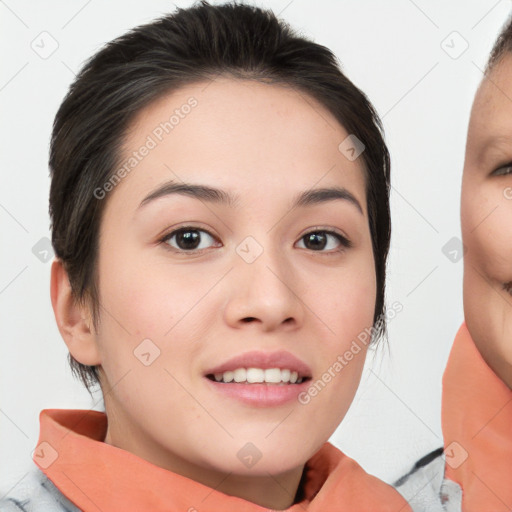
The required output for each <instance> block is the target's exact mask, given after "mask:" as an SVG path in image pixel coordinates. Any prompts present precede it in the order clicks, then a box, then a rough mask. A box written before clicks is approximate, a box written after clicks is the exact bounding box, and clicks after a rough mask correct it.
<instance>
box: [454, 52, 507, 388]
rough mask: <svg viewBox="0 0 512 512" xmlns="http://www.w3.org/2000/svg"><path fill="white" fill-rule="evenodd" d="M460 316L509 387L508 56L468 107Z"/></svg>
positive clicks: (463, 186) (462, 217) (483, 84)
mask: <svg viewBox="0 0 512 512" xmlns="http://www.w3.org/2000/svg"><path fill="white" fill-rule="evenodd" d="M461 203H462V206H461V219H462V235H463V241H464V244H465V245H466V248H467V253H466V256H465V263H464V313H465V317H466V323H467V325H468V328H469V330H470V332H471V335H472V337H473V339H474V341H475V344H476V345H477V346H478V348H479V350H480V352H481V353H482V356H483V357H484V359H485V360H486V361H487V363H488V364H489V365H490V366H491V368H493V370H494V371H495V372H496V373H497V374H498V375H499V376H500V377H501V379H502V380H503V381H504V382H506V383H507V385H508V386H509V387H511V388H512V56H510V55H507V56H506V57H505V58H504V59H503V61H502V62H500V63H499V64H498V65H497V66H496V67H495V68H494V69H493V71H492V72H491V74H490V76H489V77H488V78H487V79H484V81H483V82H482V84H481V86H480V88H479V90H478V92H477V94H476V97H475V101H474V104H473V109H472V112H471V119H470V123H469V130H468V140H467V146H466V159H465V165H464V176H463V181H462V202H461Z"/></svg>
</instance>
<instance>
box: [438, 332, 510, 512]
mask: <svg viewBox="0 0 512 512" xmlns="http://www.w3.org/2000/svg"><path fill="white" fill-rule="evenodd" d="M510 342H511V343H512V340H510ZM442 427H443V437H444V446H445V452H444V453H445V460H446V463H445V478H446V479H447V480H451V481H453V482H456V483H457V484H459V486H460V487H461V488H462V510H463V511H464V512H473V511H475V512H477V511H478V512H482V511H493V512H501V511H503V512H505V511H510V510H512V391H511V390H510V389H509V388H508V386H507V385H506V384H505V383H504V382H503V381H502V380H501V379H500V378H499V377H498V376H497V375H496V374H495V373H494V372H493V371H492V370H491V368H490V367H489V366H488V365H487V364H486V362H485V361H484V359H483V358H482V356H481V355H480V352H479V351H478V349H477V347H476V346H475V344H474V342H473V340H472V338H471V335H470V334H469V331H468V329H467V327H466V324H465V323H463V324H462V326H461V327H460V329H459V331H458V333H457V336H456V337H455V341H454V344H453V347H452V350H451V352H450V357H449V359H448V364H447V366H446V370H445V372H444V376H443V403H442Z"/></svg>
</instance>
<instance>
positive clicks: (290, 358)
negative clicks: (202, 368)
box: [205, 350, 311, 378]
mask: <svg viewBox="0 0 512 512" xmlns="http://www.w3.org/2000/svg"><path fill="white" fill-rule="evenodd" d="M237 368H261V369H263V370H265V369H268V368H280V369H282V370H284V369H289V370H291V371H292V372H293V371H295V372H297V373H298V376H299V377H303V378H304V377H311V368H310V367H309V366H308V365H307V364H306V363H305V362H304V361H302V360H301V359H299V358H298V357H297V356H294V355H293V354H291V353H290V352H286V351H285V350H280V351H277V352H260V351H257V350H254V351H250V352H244V353H243V354H240V355H238V356H235V357H232V358H231V359H229V360H228V361H225V362H224V363H221V364H219V365H218V366H215V367H214V368H210V369H209V370H207V371H206V373H205V375H215V374H216V373H224V372H227V371H233V370H236V369H237Z"/></svg>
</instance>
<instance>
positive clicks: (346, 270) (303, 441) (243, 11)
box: [2, 2, 409, 512]
mask: <svg viewBox="0 0 512 512" xmlns="http://www.w3.org/2000/svg"><path fill="white" fill-rule="evenodd" d="M50 168H51V177H52V183H51V191H50V214H51V219H52V242H53V246H54V249H55V254H56V259H55V261H54V262H53V266H52V276H51V298H52V304H53V308H54V312H55V317H56V321H57V324H58V326H59V330H60V332H61V334H62V337H63V339H64V341H65V342H66V344H67V347H68V349H69V354H70V358H71V359H70V360H71V363H72V367H73V368H74V370H75V371H76V372H77V374H78V375H79V376H80V377H81V378H82V380H83V381H84V383H85V384H86V385H87V386H90V385H92V384H94V383H99V385H100V386H101V390H102V393H103V396H104V402H105V413H101V412H97V411H79V410H56V409H52V410H43V411H42V412H41V415H40V421H41V430H40V438H39V443H38V445H37V447H36V448H35V450H34V455H33V457H34V461H35V462H36V463H37V465H38V466H39V470H38V472H37V473H36V474H35V475H34V483H33V487H32V488H29V489H27V490H26V493H25V494H24V495H18V496H11V497H10V498H8V499H6V500H5V503H3V504H2V510H10V509H12V510H19V509H22V510H24V509H25V508H26V509H31V508H34V507H37V506H41V507H42V506H43V504H44V505H45V506H47V508H48V510H77V509H80V510H85V511H93V510H94V511H97V510H104V511H113V510H123V511H140V510H151V511H160V510H161V511H164V510H165V511H170V510H172V511H175V510H176V511H178V510H179V511H187V510H188V511H196V510H197V511H219V510H223V511H228V510H233V511H234V510H236V511H237V512H242V511H246V512H251V511H254V512H256V511H263V510H268V509H274V510H292V511H299V510H301V511H302V510H310V511H320V510H322V511H325V510H393V511H397V510H401V511H406V510H409V507H408V505H407V503H406V502H405V500H404V499H403V498H402V497H401V496H400V495H399V494H398V493H397V492H396V491H395V490H394V489H393V488H392V487H390V486H388V485H387V484H385V483H384V482H381V481H379V480H378V479H377V478H374V477H372V476H370V475H368V474H367V473H365V471H364V470H363V469H362V468H361V467H360V466H358V465H357V463H356V462H354V461H353V460H351V459H350V458H348V457H346V456H345V455H344V454H343V453H341V452H340V451H339V450H337V449H336V448H335V447H334V446H333V445H331V444H330V443H328V439H329V437H330V436H331V434H332V433H333V432H334V430H335V429H336V428H337V426H338V425H339V423H340V422H341V421H342V419H343V417H344V416H345V414H346V412H347V410H348V408H349V406H350V403H351V401H352V399H353V397H354V394H355V392H356V389H357V387H358V384H359V380H360V376H361V371H362V368H363V363H364V359H365V354H366V350H367V347H368V344H369V343H370V342H376V341H377V339H378V338H379V337H380V336H381V335H382V334H383V332H384V330H385V310H384V283H385V264H386V257H387V252H388V247H389V237H390V217H389V202H388V199H389V198H388V195H389V155H388V151H387V148H386V145H385V143H384V140H383V138H382V133H381V127H380V121H379V119H378V117H377V115H376V113H375V111H374V110H373V108H372V106H371V104H370V103H369V101H368V100H367V98H366V97H365V96H364V94H363V93H362V92H361V91H360V90H359V89H357V87H355V86H354V84H352V83H351V82H350V81H349V80H348V79H347V78H346V77H345V76H344V75H343V74H342V73H341V71H340V69H339V67H338V65H337V63H336V59H335V57H334V56H333V55H332V53H331V52H330V51H329V50H328V49H326V48H324V47H322V46H319V45H317V44H315V43H313V42H311V41H309V40H306V39H304V38H303V37H299V36H298V35H296V34H295V33H294V32H293V31H292V30H291V29H290V28H289V27H288V26H287V25H286V24H284V23H282V22H280V21H278V20H277V19H276V18H275V16H274V15H273V14H272V13H271V12H268V11H263V10H260V9H257V8H255V7H249V6H244V5H236V4H234V5H231V4H226V5H219V6H210V5H208V4H207V3H204V2H203V3H201V4H200V5H196V6H194V7H192V8H190V9H179V10H178V11H177V12H176V13H174V14H172V15H169V16H165V17H163V18H161V19H159V20H156V21H154V22H152V23H150V24H148V25H145V26H141V27H138V28H136V29H134V30H132V31H130V32H129V33H127V34H126V35H124V36H122V37H120V38H118V39H116V40H114V41H112V42H111V43H109V44H108V45H107V46H106V47H105V48H103V49H102V50H101V51H99V52H98V53H97V54H96V55H95V56H93V57H92V58H91V60H89V62H87V63H86V65H85V67H84V68H83V70H82V71H81V72H80V73H79V75H78V76H77V78H76V81H75V82H74V83H73V85H72V86H71V89H70V91H69V93H68V95H67V96H66V98H65V100H64V102H63V103H62V105H61V107H60V109H59V111H58V113H57V116H56V119H55V125H54V130H53V136H52V141H51V154H50ZM9 507H11V508H9ZM16 507H18V508H16Z"/></svg>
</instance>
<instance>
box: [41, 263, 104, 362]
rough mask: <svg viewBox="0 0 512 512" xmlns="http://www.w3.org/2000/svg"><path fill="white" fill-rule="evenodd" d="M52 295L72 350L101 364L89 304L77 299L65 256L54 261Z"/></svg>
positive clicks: (80, 358) (81, 358)
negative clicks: (79, 301) (73, 293)
mask: <svg viewBox="0 0 512 512" xmlns="http://www.w3.org/2000/svg"><path fill="white" fill-rule="evenodd" d="M50 296H51V300H52V307H53V312H54V314H55V320H56V321H57V326H58V328H59V331H60V334H61V336H62V338H63V339H64V342H65V343H66V345H67V347H68V350H69V352H70V354H71V355H72V356H73V357H74V358H75V359H76V360H77V361H78V362H79V363H82V364H85V365H88V366H96V365H99V364H101V358H100V353H99V350H98V346H97V342H96V336H95V334H94V331H93V330H92V328H91V326H92V317H91V314H90V311H89V308H86V307H85V306H80V305H78V304H76V303H75V300H74V299H73V295H72V293H71V285H70V284H69V278H68V274H67V272H66V270H65V269H64V265H63V264H62V260H60V259H58V258H57V259H55V260H54V261H53V262H52V270H51V282H50Z"/></svg>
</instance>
